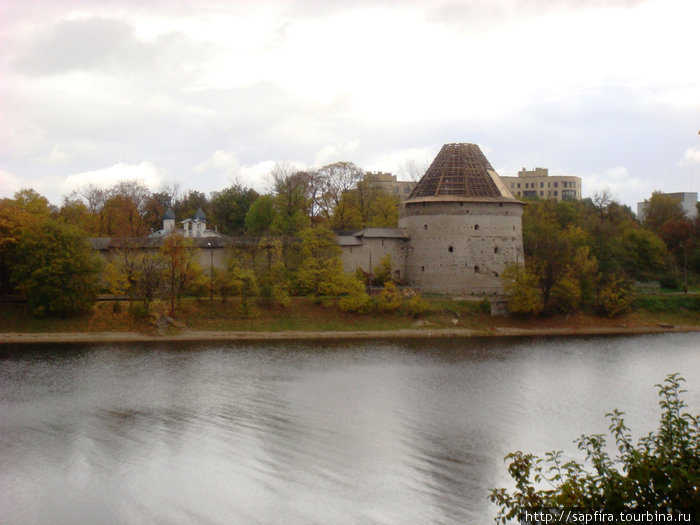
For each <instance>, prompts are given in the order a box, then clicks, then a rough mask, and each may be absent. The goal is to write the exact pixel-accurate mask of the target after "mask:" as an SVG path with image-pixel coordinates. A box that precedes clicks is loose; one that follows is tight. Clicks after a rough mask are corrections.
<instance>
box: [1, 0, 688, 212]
mask: <svg viewBox="0 0 700 525" xmlns="http://www.w3.org/2000/svg"><path fill="white" fill-rule="evenodd" d="M698 20H700V2H698V1H697V0H646V1H645V0H639V1H636V0H609V1H604V0H597V1H595V0H593V1H583V0H582V1H575V0H501V1H499V0H464V1H450V0H401V1H399V0H395V1H392V0H348V1H342V2H340V1H337V2H336V1H334V2H331V1H318V0H315V1H313V0H288V1H274V0H255V1H249V0H241V1H235V0H227V1H223V0H197V1H194V0H190V1H186V0H122V1H120V2H112V1H107V0H102V1H92V0H62V1H61V2H47V1H45V0H0V50H1V51H0V197H10V196H12V194H13V193H14V192H15V191H17V190H19V189H21V188H33V189H35V190H36V191H38V192H39V193H41V194H42V195H44V196H46V197H47V198H48V199H49V200H50V201H51V202H52V203H53V204H56V205H60V204H61V201H62V199H63V197H64V196H66V195H67V194H69V193H70V192H71V191H73V190H79V189H80V188H84V187H85V186H86V185H88V184H95V185H102V186H109V185H111V184H112V183H114V182H116V181H118V180H132V179H136V180H140V181H142V182H144V183H145V184H147V185H148V186H149V187H150V188H151V189H152V190H153V191H157V190H158V189H160V188H162V187H163V186H164V185H173V184H175V183H177V184H179V186H180V188H181V190H188V189H193V190H198V191H202V192H205V193H207V194H208V193H209V192H211V191H216V190H221V189H224V188H225V187H228V186H230V185H232V184H235V183H237V184H241V185H243V186H246V187H252V188H255V189H256V190H258V191H260V192H265V191H269V189H270V188H269V178H268V176H267V175H268V173H269V171H270V170H271V168H272V167H273V166H274V165H275V163H276V162H288V163H293V164H294V165H296V166H298V167H300V168H310V167H321V166H323V165H325V164H330V163H333V162H337V161H350V162H353V163H355V164H356V165H358V166H360V167H362V168H364V169H366V170H371V171H385V172H391V173H394V174H396V175H398V176H399V178H400V179H406V178H408V177H409V175H410V173H409V172H410V169H408V167H409V166H411V165H413V166H423V167H427V165H429V163H430V162H431V161H432V159H433V158H434V157H435V155H436V154H437V153H438V151H439V149H440V147H441V146H442V144H445V143H450V142H471V143H476V144H478V145H479V146H480V147H481V149H482V151H483V152H484V153H485V154H486V156H487V158H488V159H489V161H490V162H491V164H492V165H493V166H494V168H495V169H496V171H497V172H498V173H499V174H500V175H504V176H514V175H516V174H517V172H518V171H519V170H520V169H522V168H523V167H526V168H528V169H532V168H534V167H545V168H548V169H549V173H550V175H576V176H579V177H581V178H582V181H583V195H584V197H586V196H592V195H593V194H594V193H596V192H600V191H604V190H607V191H609V192H610V193H612V195H613V196H614V197H615V198H616V200H618V201H619V202H622V203H624V204H628V205H630V206H632V207H633V209H636V202H638V201H641V200H643V199H644V198H648V197H649V195H650V194H651V192H652V191H654V190H660V191H664V192H676V191H690V192H698V191H700V134H698V131H699V130H700V52H699V50H700V44H699V42H698V30H697V25H698Z"/></svg>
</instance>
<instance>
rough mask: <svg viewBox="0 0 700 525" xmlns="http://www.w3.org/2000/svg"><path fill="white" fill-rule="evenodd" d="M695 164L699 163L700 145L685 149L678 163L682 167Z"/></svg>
mask: <svg viewBox="0 0 700 525" xmlns="http://www.w3.org/2000/svg"><path fill="white" fill-rule="evenodd" d="M696 164H700V146H696V147H694V148H688V149H687V150H685V155H684V156H683V159H681V161H680V162H679V163H678V165H679V166H680V167H682V168H684V167H686V166H695V165H696Z"/></svg>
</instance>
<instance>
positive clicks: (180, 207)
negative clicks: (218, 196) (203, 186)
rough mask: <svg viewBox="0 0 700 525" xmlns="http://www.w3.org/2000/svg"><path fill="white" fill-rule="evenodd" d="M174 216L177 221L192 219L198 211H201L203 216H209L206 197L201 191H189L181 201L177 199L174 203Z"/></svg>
mask: <svg viewBox="0 0 700 525" xmlns="http://www.w3.org/2000/svg"><path fill="white" fill-rule="evenodd" d="M173 204H174V206H173V208H174V211H175V215H177V217H178V219H182V220H184V219H190V218H192V217H194V214H195V213H197V210H198V209H200V208H201V209H202V210H203V211H204V212H205V214H207V215H208V214H209V213H208V212H209V203H208V202H207V196H206V195H204V193H202V192H201V191H195V190H190V191H188V192H187V195H185V196H184V197H183V198H182V199H178V200H177V201H175V202H174V203H173Z"/></svg>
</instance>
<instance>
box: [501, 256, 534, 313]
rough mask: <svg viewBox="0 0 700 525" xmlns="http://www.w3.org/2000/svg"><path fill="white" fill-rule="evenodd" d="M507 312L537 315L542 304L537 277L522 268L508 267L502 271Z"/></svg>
mask: <svg viewBox="0 0 700 525" xmlns="http://www.w3.org/2000/svg"><path fill="white" fill-rule="evenodd" d="M503 281H504V285H505V292H506V296H507V301H508V310H509V311H510V312H511V313H514V314H539V313H540V312H541V311H542V310H543V309H544V303H543V301H542V296H541V294H540V291H539V287H538V284H537V277H536V276H535V275H533V274H531V273H529V272H528V271H527V270H526V269H525V268H524V267H522V266H516V265H513V266H509V267H508V268H506V269H505V270H504V271H503Z"/></svg>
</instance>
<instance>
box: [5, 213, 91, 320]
mask: <svg viewBox="0 0 700 525" xmlns="http://www.w3.org/2000/svg"><path fill="white" fill-rule="evenodd" d="M18 248H19V250H18V251H19V253H18V259H17V264H16V265H15V267H14V271H13V274H12V277H13V280H14V282H15V283H16V285H17V287H18V288H19V290H20V291H21V292H22V293H23V294H24V295H25V296H26V297H27V302H28V304H29V307H30V309H31V311H32V312H33V313H34V314H35V315H48V314H61V315H63V314H66V313H71V312H79V311H85V310H87V309H89V308H90V307H91V306H92V304H93V303H94V301H95V298H96V297H97V292H98V289H99V273H100V270H101V262H100V260H99V258H98V257H97V255H95V253H94V252H93V250H92V248H91V247H90V246H89V245H88V244H87V242H86V241H85V239H84V238H83V236H82V233H81V232H80V230H78V229H77V228H75V227H73V226H69V225H66V224H62V223H60V222H59V221H56V220H54V219H49V218H47V219H45V220H43V221H41V222H38V223H35V224H32V225H31V226H29V227H28V228H26V229H24V230H23V231H22V234H21V235H20V239H19V247H18Z"/></svg>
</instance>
